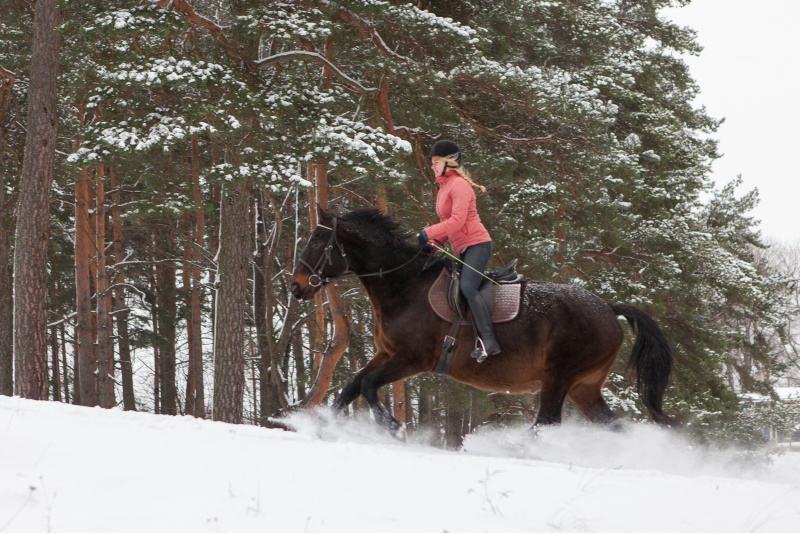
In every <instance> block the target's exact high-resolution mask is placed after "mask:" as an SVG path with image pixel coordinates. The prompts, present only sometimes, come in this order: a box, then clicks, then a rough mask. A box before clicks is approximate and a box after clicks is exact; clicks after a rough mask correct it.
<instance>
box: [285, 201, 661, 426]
mask: <svg viewBox="0 0 800 534" xmlns="http://www.w3.org/2000/svg"><path fill="white" fill-rule="evenodd" d="M317 211H318V221H319V224H318V225H317V226H316V228H315V229H314V230H313V232H312V233H311V235H310V238H309V241H308V243H307V245H306V247H305V249H304V250H303V252H302V253H301V256H300V259H299V261H298V263H297V264H296V266H295V269H294V272H293V274H292V282H291V286H290V291H291V293H292V294H293V296H294V297H295V298H296V299H298V300H301V301H304V300H309V299H311V298H313V296H314V294H315V293H316V292H317V291H319V290H320V288H322V287H323V286H325V285H326V284H328V283H330V282H331V281H333V280H336V279H338V278H341V277H344V276H356V277H358V278H359V279H360V282H361V283H362V284H363V286H364V288H365V290H366V293H367V296H368V297H369V301H370V303H371V307H372V313H373V319H374V331H373V336H374V342H375V354H374V356H373V357H372V359H371V360H370V361H369V362H368V363H367V364H366V366H364V367H363V368H362V369H360V370H359V371H358V372H356V374H355V376H354V377H353V378H352V380H350V382H349V383H348V384H347V385H346V386H345V387H344V388H343V389H342V391H341V393H340V395H339V397H338V398H337V399H336V400H335V401H334V404H333V409H334V411H335V412H336V413H339V412H341V411H343V410H344V409H345V408H346V407H347V406H348V405H349V404H350V403H351V402H353V401H354V400H355V399H356V398H358V396H359V395H361V396H363V397H364V399H365V400H366V402H367V403H368V405H369V407H370V409H371V411H372V413H373V415H374V418H375V420H376V421H377V422H378V423H379V424H380V425H382V426H383V427H384V428H386V430H388V431H389V432H390V433H391V434H392V435H394V436H395V437H398V438H399V439H403V438H404V436H405V427H404V426H403V425H401V424H400V422H399V421H397V419H395V418H394V417H393V416H392V414H391V413H390V412H389V410H388V409H387V408H386V406H384V405H383V404H382V403H381V401H380V399H379V397H378V390H379V389H380V388H381V387H382V386H385V385H387V384H391V383H392V382H396V381H398V380H404V379H406V378H410V377H412V376H415V375H418V374H421V373H427V372H432V371H433V370H434V369H435V368H436V366H437V362H438V359H439V354H440V352H441V350H442V345H443V343H444V340H445V337H446V336H447V335H448V333H449V331H450V329H451V325H450V323H448V322H446V321H445V320H443V319H441V318H439V317H438V316H437V315H436V314H435V313H434V311H433V310H432V309H431V306H430V304H429V302H428V290H429V289H430V287H431V285H432V284H433V283H434V282H435V281H436V279H437V278H438V276H439V275H440V274H441V271H442V270H443V269H447V268H450V263H451V262H449V261H448V260H447V259H446V258H444V259H443V258H440V257H439V256H435V257H431V255H430V254H429V253H428V252H423V251H422V249H420V247H419V246H418V245H416V244H412V243H409V242H408V239H409V237H411V235H412V234H409V233H407V232H403V231H401V228H400V224H399V223H398V222H397V221H396V220H395V219H394V218H393V217H392V216H390V215H387V214H384V213H382V212H381V211H379V210H377V209H372V208H364V209H358V210H355V211H351V212H349V213H346V214H344V215H341V216H337V215H334V214H333V213H329V212H328V211H325V210H323V209H321V208H319V207H318V208H317ZM520 298H521V302H520V306H521V308H520V311H519V313H518V315H517V317H516V318H515V319H513V320H512V321H509V322H505V323H502V324H495V325H494V326H495V334H496V336H497V338H498V340H499V342H500V346H501V348H502V352H500V354H497V355H494V356H491V357H489V358H488V359H487V360H486V361H484V362H482V363H478V362H477V361H476V360H475V359H473V358H471V357H470V356H469V353H470V351H471V350H472V349H473V345H472V342H473V337H472V336H473V331H472V329H471V328H464V327H461V328H459V332H458V334H457V335H456V336H454V337H455V338H456V346H455V350H454V354H453V357H452V364H451V366H450V368H449V372H448V373H447V374H449V376H450V377H451V378H452V379H454V380H457V381H459V382H463V383H465V384H469V385H471V386H474V387H476V388H478V389H481V390H485V391H496V392H508V393H526V392H537V391H538V392H539V401H540V402H539V410H538V413H537V414H536V417H535V420H534V423H533V429H534V431H535V430H536V429H538V428H539V427H542V426H546V425H557V424H560V423H561V417H562V409H563V405H564V402H565V399H567V398H568V399H570V401H571V402H572V403H573V404H574V405H575V406H576V407H577V409H578V410H579V411H580V412H581V413H582V414H583V415H584V416H585V417H586V418H587V419H588V420H589V421H591V422H593V423H598V424H601V425H607V426H610V427H612V428H617V429H618V428H620V427H621V423H620V420H619V417H618V416H617V415H616V414H615V413H614V412H613V411H612V410H611V408H610V407H609V406H608V404H607V403H606V401H605V400H604V399H603V395H602V393H601V391H602V389H603V386H604V384H605V382H606V379H607V378H608V375H609V373H610V372H611V367H612V365H613V363H614V362H615V360H616V358H617V355H618V352H619V350H620V347H621V345H622V342H623V338H624V332H623V329H622V326H621V325H620V321H619V319H618V318H619V317H620V316H621V317H624V318H625V319H627V321H628V323H629V324H630V327H631V329H632V330H633V331H634V332H635V334H636V339H635V341H634V344H633V348H632V351H631V354H630V357H629V365H630V366H631V367H632V368H633V369H634V370H635V374H636V382H637V388H638V391H639V394H640V398H641V400H642V403H643V404H644V406H645V408H646V409H647V411H648V413H649V415H650V417H651V418H652V419H653V421H655V422H656V423H658V424H661V425H670V424H671V423H672V420H671V419H670V418H669V417H668V416H667V415H665V414H664V412H663V409H662V406H663V400H664V395H665V392H666V389H667V385H668V382H669V377H670V373H671V371H672V366H673V360H674V356H673V351H672V349H671V347H670V344H669V343H668V341H667V339H666V337H665V336H664V334H663V332H662V331H661V329H660V327H659V326H658V324H657V323H656V322H655V320H654V319H653V318H652V317H651V316H650V315H648V314H647V313H646V312H644V311H643V310H641V309H640V308H637V307H635V306H633V305H629V304H610V303H608V302H606V301H605V300H603V299H601V298H600V297H598V296H596V295H595V294H593V293H591V292H589V291H588V290H586V289H584V288H581V287H578V286H575V285H565V284H556V283H551V282H543V281H533V280H527V279H524V280H523V281H522V289H521V297H520Z"/></svg>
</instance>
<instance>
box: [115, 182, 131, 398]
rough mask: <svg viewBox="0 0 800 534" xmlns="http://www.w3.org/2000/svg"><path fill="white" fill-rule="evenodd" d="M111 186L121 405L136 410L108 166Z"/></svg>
mask: <svg viewBox="0 0 800 534" xmlns="http://www.w3.org/2000/svg"><path fill="white" fill-rule="evenodd" d="M111 187H112V188H113V190H114V193H113V194H112V198H113V201H114V202H113V205H112V208H111V220H112V229H113V236H114V264H115V265H117V272H116V276H115V277H114V319H115V321H116V323H117V347H118V350H119V367H120V375H121V377H122V408H123V410H126V411H131V410H136V398H135V396H134V391H133V361H131V343H130V335H129V333H128V306H127V305H126V303H125V287H124V284H125V271H124V267H119V265H118V264H120V263H122V261H123V260H124V259H125V248H124V244H123V239H124V235H123V234H124V226H123V223H122V219H121V217H120V205H121V204H122V192H121V191H120V183H119V179H118V178H117V173H116V171H115V170H114V168H113V167H112V169H111Z"/></svg>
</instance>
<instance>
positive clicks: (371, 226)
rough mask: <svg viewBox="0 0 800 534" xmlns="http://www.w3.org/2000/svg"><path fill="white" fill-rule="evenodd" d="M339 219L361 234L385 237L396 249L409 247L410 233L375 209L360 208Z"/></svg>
mask: <svg viewBox="0 0 800 534" xmlns="http://www.w3.org/2000/svg"><path fill="white" fill-rule="evenodd" d="M339 219H340V220H341V221H343V222H345V223H347V224H348V226H349V227H351V228H354V229H358V230H360V231H361V232H363V233H367V232H369V233H374V234H375V235H376V236H377V235H378V234H380V237H381V238H382V239H383V240H385V239H386V238H387V237H388V238H389V239H391V240H392V243H393V244H394V245H396V246H398V247H403V246H405V247H410V246H412V245H411V244H410V243H408V238H409V237H411V235H412V234H411V233H410V232H408V231H405V230H403V229H402V225H401V224H400V223H399V222H398V221H397V220H396V219H395V218H394V217H392V216H391V215H389V214H387V213H383V212H382V211H381V210H379V209H377V208H362V209H358V210H355V211H351V212H349V213H345V214H344V215H342V216H341V217H339Z"/></svg>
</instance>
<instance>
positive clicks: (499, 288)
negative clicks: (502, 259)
mask: <svg viewBox="0 0 800 534" xmlns="http://www.w3.org/2000/svg"><path fill="white" fill-rule="evenodd" d="M516 268H517V260H512V261H511V262H509V263H508V265H506V266H505V267H503V268H502V269H499V270H497V271H493V272H487V273H485V274H486V276H487V277H488V278H489V280H487V279H484V281H483V283H481V286H480V292H481V296H483V299H484V302H486V305H487V306H488V307H489V310H490V311H491V312H492V322H493V323H505V322H508V321H512V320H514V319H515V318H516V317H517V315H518V314H519V306H520V296H521V295H522V284H521V283H520V282H521V281H522V275H520V274H519V273H518V272H517V270H516ZM459 280H460V270H459V269H458V268H455V269H454V270H453V272H452V273H451V272H450V271H449V270H448V269H443V270H442V273H441V274H440V275H439V278H437V279H436V281H435V282H434V283H433V285H432V286H431V288H430V289H429V290H428V303H429V304H430V306H431V308H432V309H433V311H434V312H435V313H436V315H437V316H439V317H440V318H441V319H444V320H445V321H447V322H449V323H453V322H455V321H456V320H457V319H460V320H461V321H462V323H461V324H463V325H469V324H472V315H471V314H468V313H467V302H466V299H465V298H464V295H462V294H461V289H460V287H459Z"/></svg>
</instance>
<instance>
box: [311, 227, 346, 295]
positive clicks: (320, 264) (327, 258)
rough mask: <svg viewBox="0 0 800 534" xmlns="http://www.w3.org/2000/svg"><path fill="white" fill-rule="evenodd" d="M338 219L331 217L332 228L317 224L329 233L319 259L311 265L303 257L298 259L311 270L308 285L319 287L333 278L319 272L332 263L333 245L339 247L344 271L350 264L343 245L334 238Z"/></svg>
mask: <svg viewBox="0 0 800 534" xmlns="http://www.w3.org/2000/svg"><path fill="white" fill-rule="evenodd" d="M338 221H339V219H338V218H337V217H334V218H333V228H331V227H329V226H325V225H324V224H317V228H323V229H325V230H328V231H330V233H331V236H330V237H329V238H328V243H327V244H326V245H325V249H324V250H323V251H322V254H320V256H319V259H318V260H317V264H316V265H315V266H313V267H312V266H311V264H310V263H308V262H307V261H306V260H304V259H303V258H300V260H299V261H300V263H301V264H302V265H305V266H306V268H308V270H310V271H311V276H309V277H308V285H310V286H311V287H320V286H322V285H325V284H327V283H328V282H330V281H331V280H333V279H334V278H335V277H331V278H323V277H322V274H321V273H322V271H323V270H324V269H325V267H327V266H328V265H333V259H332V258H331V251H332V250H333V246H334V245H336V246H337V247H338V248H339V254H341V256H342V259H343V260H344V262H345V264H347V269H345V271H347V270H348V269H349V268H350V264H349V263H348V262H347V253H346V252H345V251H344V247H343V246H342V245H341V243H339V241H338V240H337V239H336V225H337V223H338ZM314 277H316V278H317V281H316V283H314V281H313V279H314Z"/></svg>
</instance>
